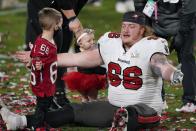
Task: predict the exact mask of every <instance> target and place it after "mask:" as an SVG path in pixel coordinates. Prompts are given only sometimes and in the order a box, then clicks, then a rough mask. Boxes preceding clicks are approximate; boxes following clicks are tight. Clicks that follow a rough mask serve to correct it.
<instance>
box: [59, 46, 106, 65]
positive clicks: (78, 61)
mask: <svg viewBox="0 0 196 131" xmlns="http://www.w3.org/2000/svg"><path fill="white" fill-rule="evenodd" d="M57 62H58V66H66V67H73V66H79V67H84V68H90V67H96V66H99V65H101V64H103V61H102V58H101V56H100V54H99V50H98V48H96V49H93V50H88V51H83V52H80V53H75V54H73V53H61V54H58V55H57Z"/></svg>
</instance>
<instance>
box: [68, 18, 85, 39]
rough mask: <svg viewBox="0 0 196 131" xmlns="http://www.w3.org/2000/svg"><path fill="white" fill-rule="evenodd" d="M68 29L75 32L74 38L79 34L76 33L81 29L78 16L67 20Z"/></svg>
mask: <svg viewBox="0 0 196 131" xmlns="http://www.w3.org/2000/svg"><path fill="white" fill-rule="evenodd" d="M69 29H70V30H71V31H73V32H74V33H75V36H76V38H78V37H79V36H78V35H77V32H79V31H80V30H82V24H81V23H80V20H79V19H78V18H75V19H74V20H72V21H70V22H69Z"/></svg>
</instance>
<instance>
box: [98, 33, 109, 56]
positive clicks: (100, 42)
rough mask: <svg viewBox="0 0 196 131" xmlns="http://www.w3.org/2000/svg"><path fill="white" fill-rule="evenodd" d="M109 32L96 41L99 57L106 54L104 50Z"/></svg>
mask: <svg viewBox="0 0 196 131" xmlns="http://www.w3.org/2000/svg"><path fill="white" fill-rule="evenodd" d="M109 33H110V32H107V33H105V34H104V35H102V36H101V37H100V38H99V40H98V42H97V43H98V47H99V52H100V55H101V56H103V55H104V54H105V53H107V52H106V51H105V48H107V43H108V41H109V38H108V34H109Z"/></svg>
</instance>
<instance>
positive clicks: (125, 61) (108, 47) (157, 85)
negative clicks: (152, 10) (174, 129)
mask: <svg viewBox="0 0 196 131" xmlns="http://www.w3.org/2000/svg"><path fill="white" fill-rule="evenodd" d="M109 34H110V32H108V33H106V34H104V35H103V36H102V37H101V38H100V39H99V41H98V43H99V45H100V46H99V47H100V54H101V56H102V58H103V61H104V63H105V65H106V69H107V71H108V79H109V88H108V100H109V102H110V103H111V104H113V105H115V106H119V107H121V106H123V107H124V106H125V107H126V106H128V105H134V104H137V103H145V104H147V105H148V106H150V107H152V108H154V109H155V110H156V111H157V112H158V113H161V111H162V104H163V103H162V98H161V90H162V84H163V81H162V78H161V77H158V76H155V75H154V74H153V72H152V71H151V68H150V65H149V62H150V59H151V57H152V55H153V54H155V53H158V52H160V53H163V54H165V55H168V54H169V52H168V47H167V45H168V44H167V41H166V40H165V39H162V38H159V39H157V40H147V38H143V39H141V40H140V41H139V42H137V43H135V44H134V45H133V46H132V47H131V48H130V49H129V50H128V51H127V52H125V50H124V48H123V46H122V40H121V38H120V37H119V38H109V37H108V36H111V35H109Z"/></svg>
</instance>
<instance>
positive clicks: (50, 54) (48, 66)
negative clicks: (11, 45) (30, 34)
mask: <svg viewBox="0 0 196 131" xmlns="http://www.w3.org/2000/svg"><path fill="white" fill-rule="evenodd" d="M30 56H31V58H32V65H31V82H30V85H31V88H32V91H33V93H34V94H35V95H36V96H38V97H45V96H46V97H48V96H53V95H54V93H55V89H56V87H55V81H56V78H57V47H56V45H54V44H52V43H50V42H49V41H48V40H46V39H44V38H41V37H38V38H37V40H36V41H35V43H34V46H33V49H32V50H31V55H30ZM36 61H42V66H43V67H42V69H41V70H36V68H35V63H36Z"/></svg>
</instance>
